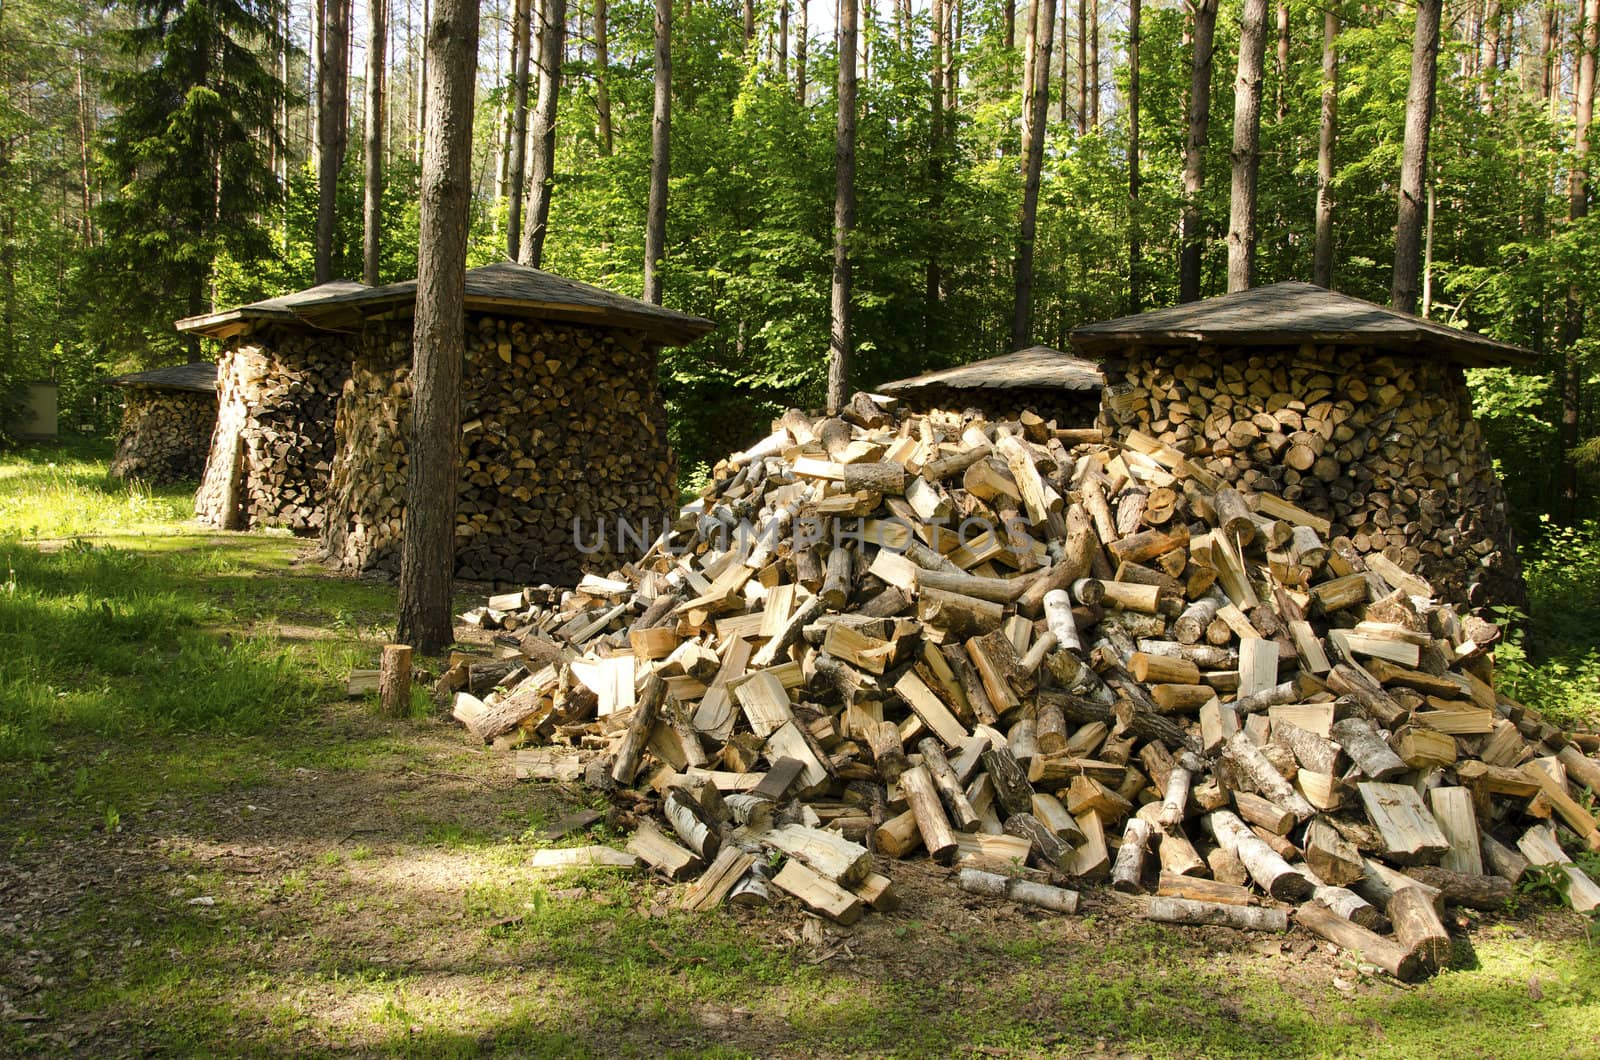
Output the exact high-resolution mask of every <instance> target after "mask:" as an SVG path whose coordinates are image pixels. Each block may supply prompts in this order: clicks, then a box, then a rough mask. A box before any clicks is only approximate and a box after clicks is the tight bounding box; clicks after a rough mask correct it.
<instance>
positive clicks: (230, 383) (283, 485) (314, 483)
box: [195, 328, 354, 534]
mask: <svg viewBox="0 0 1600 1060" xmlns="http://www.w3.org/2000/svg"><path fill="white" fill-rule="evenodd" d="M353 346H354V343H353V341H352V339H351V338H350V337H348V336H346V335H342V334H337V333H334V332H304V331H299V330H287V329H283V328H269V329H267V330H266V331H264V332H261V333H257V334H253V335H249V336H245V337H240V338H235V339H230V340H229V342H228V346H227V348H226V349H225V350H224V351H223V354H222V357H221V358H220V359H219V362H218V371H217V399H218V402H217V428H216V431H215V432H214V433H213V435H212V440H211V453H210V457H209V459H208V460H207V462H206V471H205V477H204V479H203V480H202V481H201V484H200V490H199V492H198V493H197V494H196V495H195V514H196V515H197V516H198V517H199V518H200V520H201V521H202V522H206V523H209V524H211V525H212V526H216V527H220V528H222V529H225V530H245V529H249V528H251V527H256V526H282V527H287V528H289V529H290V530H293V531H295V532H296V533H300V534H309V533H314V532H315V531H317V530H318V529H320V528H321V527H322V524H323V507H324V504H325V503H326V497H327V484H328V469H329V467H330V466H331V463H332V460H333V453H334V435H333V421H334V405H335V402H336V400H337V399H338V395H339V389H340V387H342V386H343V385H344V381H345V379H346V378H347V377H348V376H349V372H350V361H351V358H352V357H353V356H354V353H353Z"/></svg>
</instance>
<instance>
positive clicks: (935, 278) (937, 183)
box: [802, 0, 945, 351]
mask: <svg viewBox="0 0 1600 1060" xmlns="http://www.w3.org/2000/svg"><path fill="white" fill-rule="evenodd" d="M802 2H803V0H802ZM930 25H931V30H932V34H933V37H932V41H931V47H930V48H929V52H930V55H929V63H928V67H929V69H928V87H929V109H930V111H931V114H930V120H929V122H928V214H929V217H930V219H931V220H932V221H933V222H934V224H935V225H938V224H939V223H940V222H941V221H942V220H943V214H944V134H945V116H944V62H943V55H944V0H932V10H931V12H930ZM938 244H939V241H938V240H936V239H930V240H928V243H927V250H928V262H927V268H926V271H925V273H924V276H923V292H922V345H923V350H924V351H928V350H931V349H932V348H933V343H934V336H935V332H936V330H937V326H938V320H939V291H940V288H941V287H942V286H943V284H944V277H943V272H942V269H941V266H940V262H939V245H938Z"/></svg>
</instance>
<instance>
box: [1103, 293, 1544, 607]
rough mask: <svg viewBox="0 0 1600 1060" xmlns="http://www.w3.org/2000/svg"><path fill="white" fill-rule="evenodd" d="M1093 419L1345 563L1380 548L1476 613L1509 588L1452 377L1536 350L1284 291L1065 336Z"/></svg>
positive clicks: (1466, 401) (1467, 402)
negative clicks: (1314, 534) (1191, 470)
mask: <svg viewBox="0 0 1600 1060" xmlns="http://www.w3.org/2000/svg"><path fill="white" fill-rule="evenodd" d="M1071 340H1072V344H1073V346H1074V347H1075V348H1076V349H1077V350H1078V351H1079V352H1081V353H1083V354H1084V355H1086V356H1094V357H1098V358H1100V360H1101V364H1102V367H1103V369H1104V371H1105V379H1106V385H1105V390H1104V396H1103V401H1102V404H1101V424H1102V426H1103V427H1104V428H1105V429H1106V430H1107V432H1108V433H1110V434H1112V435H1114V436H1121V437H1123V438H1127V437H1129V436H1130V435H1129V432H1131V431H1138V432H1141V433H1143V434H1145V435H1148V436H1150V437H1152V438H1154V439H1155V440H1156V441H1157V442H1159V443H1164V444H1166V445H1169V446H1171V447H1173V448H1175V449H1177V450H1179V451H1181V452H1183V453H1185V454H1186V455H1187V456H1188V457H1189V458H1190V459H1191V460H1192V461H1194V462H1196V463H1198V464H1199V465H1200V466H1202V467H1204V468H1205V469H1207V470H1209V471H1211V472H1212V473H1214V474H1216V475H1218V476H1219V477H1220V478H1221V479H1223V480H1224V481H1225V482H1227V483H1229V484H1233V485H1238V486H1241V487H1245V488H1248V489H1249V490H1251V491H1253V492H1255V493H1272V494H1278V495H1279V496H1281V497H1282V498H1284V499H1285V500H1288V501H1290V502H1292V503H1293V504H1295V505H1297V506H1299V507H1300V508H1302V509H1304V510H1306V511H1308V512H1310V513H1312V514H1313V515H1314V516H1315V517H1316V518H1318V519H1325V520H1327V523H1328V525H1327V527H1326V528H1325V529H1326V530H1327V533H1328V534H1329V535H1330V536H1331V538H1332V540H1331V544H1332V546H1333V549H1334V551H1335V552H1337V553H1342V554H1344V555H1345V556H1347V557H1352V558H1351V559H1349V560H1347V561H1348V562H1350V563H1351V564H1352V565H1358V564H1359V563H1360V562H1361V559H1360V557H1363V556H1370V555H1374V554H1377V553H1381V554H1383V556H1384V557H1386V558H1387V559H1389V560H1392V561H1393V562H1395V563H1398V564H1399V565H1400V566H1401V567H1402V568H1404V569H1405V570H1407V571H1411V572H1414V573H1417V574H1420V575H1422V576H1423V577H1425V578H1427V579H1429V580H1430V581H1431V582H1432V583H1433V584H1434V586H1435V587H1436V588H1437V589H1438V590H1439V591H1440V592H1441V593H1442V594H1444V595H1445V596H1446V597H1448V598H1451V599H1455V600H1459V601H1463V602H1467V603H1470V604H1473V605H1479V604H1485V603H1488V602H1491V601H1500V600H1513V601H1514V600H1517V599H1519V598H1520V597H1521V596H1522V594H1523V589H1522V585H1521V577H1520V573H1519V570H1518V566H1517V559H1516V551H1515V548H1514V546H1513V542H1512V539H1511V529H1510V524H1509V520H1508V518H1507V512H1506V502H1505V493H1504V490H1503V489H1502V488H1501V485H1500V482H1499V480H1498V479H1497V478H1496V477H1495V472H1494V465H1493V462H1492V460H1491V459H1490V456H1489V453H1488V451H1487V448H1486V447H1485V444H1484V440H1483V435H1482V433H1481V432H1480V430H1479V429H1478V425H1477V424H1476V423H1475V422H1474V420H1473V418H1472V399H1471V396H1470V394H1469V393H1468V391H1467V386H1466V379H1465V376H1464V374H1463V369H1464V368H1470V367H1487V366H1493V365H1509V364H1527V363H1530V362H1531V361H1532V359H1533V355H1532V354H1531V353H1529V352H1528V351H1527V350H1524V349H1521V348H1520V347H1517V346H1512V345H1508V344H1506V343H1503V342H1498V341H1496V340H1494V339H1491V338H1489V337H1487V336H1484V335H1478V334H1475V333H1473V332H1470V331H1463V330H1459V329H1456V328H1449V327H1445V326H1443V325H1441V324H1437V323H1435V322H1432V321H1428V320H1423V319H1422V318H1420V317H1414V316H1410V315H1408V314H1405V313H1399V312H1396V311H1394V310H1392V309H1388V308H1386V307H1384V306H1379V305H1375V304H1373V303H1371V302H1366V301H1363V300H1361V299H1359V298H1353V297H1350V296H1349V295H1344V294H1338V293H1336V292H1333V291H1327V290H1324V289H1322V288H1320V287H1315V286H1313V285H1311V284H1307V283H1298V282H1287V283H1277V284H1272V285H1270V286H1267V287H1258V288H1254V289H1251V290H1248V291H1241V292H1236V293H1234V294H1228V295H1223V296H1220V297H1217V298H1210V299H1206V300H1203V301H1200V302H1193V303H1189V304H1187V305H1178V306H1173V307H1170V308H1166V309H1158V310H1154V311H1152V312H1148V313H1141V314H1138V315H1136V316H1129V317H1122V318H1120V319H1117V320H1109V321H1105V322H1103V323H1098V324H1090V325H1087V326H1085V327H1081V328H1078V329H1077V330H1076V331H1074V332H1073V333H1072V335H1071Z"/></svg>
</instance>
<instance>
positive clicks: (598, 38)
mask: <svg viewBox="0 0 1600 1060" xmlns="http://www.w3.org/2000/svg"><path fill="white" fill-rule="evenodd" d="M607 22H608V12H607V10H606V0H594V118H595V136H596V138H597V139H598V140H599V141H600V153H601V154H602V155H604V156H605V157H606V158H610V157H611V153H612V151H613V150H615V144H614V143H613V136H612V131H611V51H610V49H611V42H610V40H609V37H608V35H609V33H610V26H609V25H607Z"/></svg>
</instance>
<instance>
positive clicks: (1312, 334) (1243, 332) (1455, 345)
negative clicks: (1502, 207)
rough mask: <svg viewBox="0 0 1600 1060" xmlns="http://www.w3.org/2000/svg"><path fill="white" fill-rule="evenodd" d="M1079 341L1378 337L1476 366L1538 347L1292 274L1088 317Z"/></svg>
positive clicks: (1102, 348)
mask: <svg viewBox="0 0 1600 1060" xmlns="http://www.w3.org/2000/svg"><path fill="white" fill-rule="evenodd" d="M1071 339H1072V345H1073V346H1075V347H1076V348H1077V349H1078V350H1080V351H1082V352H1084V353H1089V354H1095V353H1104V352H1106V351H1108V350H1111V349H1116V348H1118V347H1123V346H1129V345H1136V344H1166V345H1200V344H1202V343H1205V344H1208V345H1222V344H1227V345H1236V346H1277V345H1295V344H1299V343H1302V342H1314V343H1328V344H1341V345H1357V344H1362V345H1364V344H1371V345H1373V346H1379V347H1383V348H1386V349H1392V350H1397V351H1400V352H1403V353H1410V354H1415V355H1418V356H1426V355H1432V356H1437V357H1448V358H1450V359H1452V360H1456V361H1460V362H1461V363H1462V364H1465V365H1469V366H1473V367H1484V366H1487V365H1504V364H1531V363H1533V361H1534V355H1533V353H1532V352H1530V351H1528V350H1525V349H1523V348H1522V347H1520V346H1513V345H1511V344H1510V343H1505V342H1498V341H1496V340H1494V339H1491V338H1488V337H1487V336H1484V335H1479V334H1478V333H1477V332H1474V331H1464V330H1461V329H1458V328H1450V327H1445V326H1444V325H1443V324H1436V323H1434V322H1433V321H1430V320H1424V319H1422V318H1421V317H1417V316H1411V315H1410V314H1408V313H1400V312H1397V311H1395V310H1393V309H1390V308H1388V307H1386V306H1381V305H1376V304H1374V303H1372V302H1367V301H1363V300H1362V299H1360V298H1352V297H1350V296H1349V295H1347V294H1339V293H1338V292H1336V291H1329V290H1325V289H1323V288H1321V287H1317V286H1315V285H1314V284H1309V283H1300V282H1299V281H1296V280H1289V281H1286V282H1284V283H1275V284H1271V285H1269V286H1267V287H1253V288H1251V289H1250V290H1248V291H1237V292H1235V293H1233V294H1225V295H1220V296H1219V297H1216V298H1207V299H1204V300H1203V301H1199V302H1189V303H1187V304H1185V305H1175V306H1170V307H1168V308H1166V309H1156V310H1152V311H1150V312H1148V313H1140V314H1138V315H1136V316H1129V317H1119V318H1118V319H1116V320H1107V321H1104V322H1102V323H1099V324H1087V325H1085V326H1083V327H1081V328H1077V329H1076V330H1074V331H1073V332H1072V335H1071Z"/></svg>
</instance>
